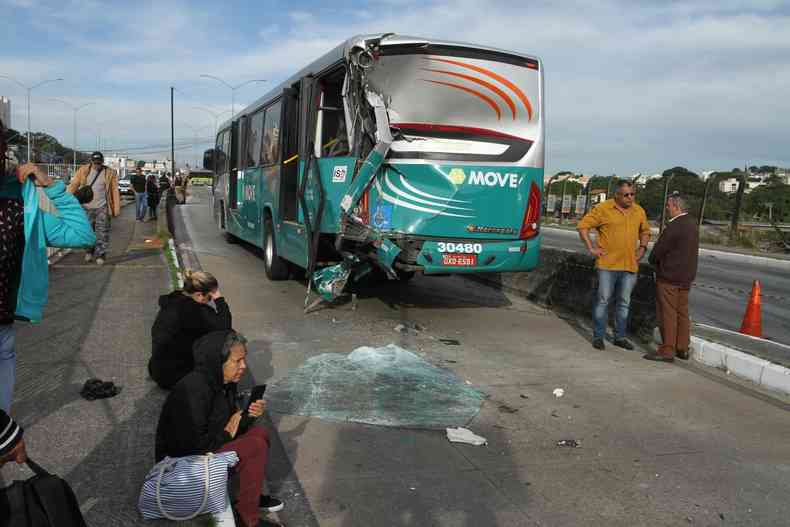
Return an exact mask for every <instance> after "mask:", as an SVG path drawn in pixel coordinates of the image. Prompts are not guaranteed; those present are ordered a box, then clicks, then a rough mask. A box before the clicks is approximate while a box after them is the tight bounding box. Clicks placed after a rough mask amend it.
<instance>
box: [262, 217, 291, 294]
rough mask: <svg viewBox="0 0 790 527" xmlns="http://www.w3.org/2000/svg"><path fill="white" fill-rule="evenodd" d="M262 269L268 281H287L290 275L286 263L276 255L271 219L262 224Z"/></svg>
mask: <svg viewBox="0 0 790 527" xmlns="http://www.w3.org/2000/svg"><path fill="white" fill-rule="evenodd" d="M263 229H264V230H263V232H264V234H263V236H264V238H263V269H264V271H265V272H266V277H267V278H268V279H269V280H287V279H288V275H289V274H290V273H289V272H290V269H289V267H288V262H286V261H285V260H283V259H282V258H280V257H279V256H278V255H277V244H276V243H275V242H274V224H273V223H272V220H271V218H266V219H265V220H264V222H263Z"/></svg>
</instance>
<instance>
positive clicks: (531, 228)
mask: <svg viewBox="0 0 790 527" xmlns="http://www.w3.org/2000/svg"><path fill="white" fill-rule="evenodd" d="M539 229H540V189H539V188H538V185H536V184H535V182H534V181H533V182H532V186H531V187H530V188H529V198H528V199H527V211H526V212H525V213H524V222H523V223H522V224H521V232H520V233H519V236H518V237H519V238H520V239H522V240H529V239H530V238H534V237H535V236H537V234H538V230H539Z"/></svg>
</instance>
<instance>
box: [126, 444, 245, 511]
mask: <svg viewBox="0 0 790 527" xmlns="http://www.w3.org/2000/svg"><path fill="white" fill-rule="evenodd" d="M238 462H239V456H238V455H237V454H236V452H222V453H220V454H212V453H209V454H206V455H205V456H186V457H177V458H173V457H166V458H165V459H163V460H162V461H160V462H159V463H157V464H156V465H154V468H152V469H151V471H150V472H148V475H147V476H146V477H145V482H144V483H143V488H142V490H141V491H140V499H139V501H138V503H137V507H138V508H139V509H140V514H142V516H143V518H145V519H146V520H155V519H161V518H164V519H167V520H173V521H184V520H191V519H192V518H194V517H196V516H198V515H200V514H217V513H220V512H222V511H224V510H225V509H226V508H227V505H228V470H229V469H230V468H231V467H234V466H236V463H238Z"/></svg>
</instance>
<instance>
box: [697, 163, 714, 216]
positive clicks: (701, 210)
mask: <svg viewBox="0 0 790 527" xmlns="http://www.w3.org/2000/svg"><path fill="white" fill-rule="evenodd" d="M714 179H716V178H715V177H714V176H713V174H711V175H710V176H708V180H707V181H706V182H705V193H704V194H702V204H701V205H700V207H699V219H698V220H697V228H698V229H699V228H701V227H702V220H703V219H704V218H705V205H707V204H708V192H709V191H710V185H711V183H712V182H713V180H714Z"/></svg>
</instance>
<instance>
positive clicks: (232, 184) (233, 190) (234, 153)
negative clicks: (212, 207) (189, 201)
mask: <svg viewBox="0 0 790 527" xmlns="http://www.w3.org/2000/svg"><path fill="white" fill-rule="evenodd" d="M238 138H239V133H238V121H233V122H232V123H231V125H230V145H229V146H230V149H229V151H228V158H229V159H230V167H229V170H228V195H227V197H226V198H225V199H227V201H228V209H229V210H232V211H234V212H236V211H237V210H238V208H239V200H238V198H239V164H238V160H239V155H238V154H239V152H238V150H239V140H238Z"/></svg>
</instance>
